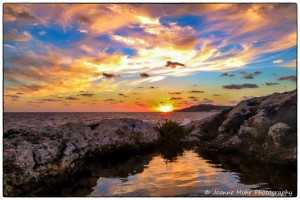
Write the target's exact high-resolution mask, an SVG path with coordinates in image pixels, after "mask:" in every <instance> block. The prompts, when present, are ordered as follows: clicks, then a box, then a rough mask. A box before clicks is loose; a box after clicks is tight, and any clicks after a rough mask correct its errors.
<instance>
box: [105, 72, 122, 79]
mask: <svg viewBox="0 0 300 200" xmlns="http://www.w3.org/2000/svg"><path fill="white" fill-rule="evenodd" d="M102 75H103V76H104V77H106V78H116V77H119V76H120V75H114V74H108V73H102Z"/></svg>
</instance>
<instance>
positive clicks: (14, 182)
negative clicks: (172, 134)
mask: <svg viewBox="0 0 300 200" xmlns="http://www.w3.org/2000/svg"><path fill="white" fill-rule="evenodd" d="M159 137H160V135H159V133H158V131H157V130H156V129H155V128H154V127H152V126H151V125H149V124H146V123H144V122H143V121H141V120H135V119H107V120H102V121H100V122H98V123H93V124H89V125H84V124H81V123H67V124H64V125H59V126H46V127H41V128H34V127H30V128H26V129H13V128H12V129H9V130H8V131H6V132H5V133H4V148H3V149H4V152H3V156H4V158H3V164H4V166H3V168H4V175H3V176H4V179H3V180H4V195H5V196H20V195H24V194H25V195H26V194H29V193H30V191H31V190H34V189H35V187H34V186H35V185H37V186H38V184H39V182H41V181H45V180H49V182H51V179H52V178H54V179H55V181H59V178H60V177H64V176H65V175H66V174H67V173H68V172H69V171H70V170H73V169H74V168H76V163H77V162H79V161H82V160H84V159H85V158H86V157H88V156H90V155H96V154H105V153H111V152H113V151H114V150H120V149H125V148H129V149H137V148H141V147H145V146H147V145H151V144H154V143H155V142H156V141H158V139H159ZM47 183H48V182H47Z"/></svg>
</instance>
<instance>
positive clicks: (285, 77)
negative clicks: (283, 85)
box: [278, 76, 297, 81]
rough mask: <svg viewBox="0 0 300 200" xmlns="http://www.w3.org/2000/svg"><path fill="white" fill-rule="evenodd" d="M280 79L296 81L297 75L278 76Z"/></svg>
mask: <svg viewBox="0 0 300 200" xmlns="http://www.w3.org/2000/svg"><path fill="white" fill-rule="evenodd" d="M278 80H279V81H296V80H297V77H296V76H281V77H279V78H278Z"/></svg>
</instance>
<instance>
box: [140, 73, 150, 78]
mask: <svg viewBox="0 0 300 200" xmlns="http://www.w3.org/2000/svg"><path fill="white" fill-rule="evenodd" d="M140 77H141V78H148V77H150V75H149V74H146V73H141V74H140Z"/></svg>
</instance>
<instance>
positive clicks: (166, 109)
mask: <svg viewBox="0 0 300 200" xmlns="http://www.w3.org/2000/svg"><path fill="white" fill-rule="evenodd" d="M158 110H159V111H161V112H172V111H173V106H172V105H161V106H160V107H158Z"/></svg>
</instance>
